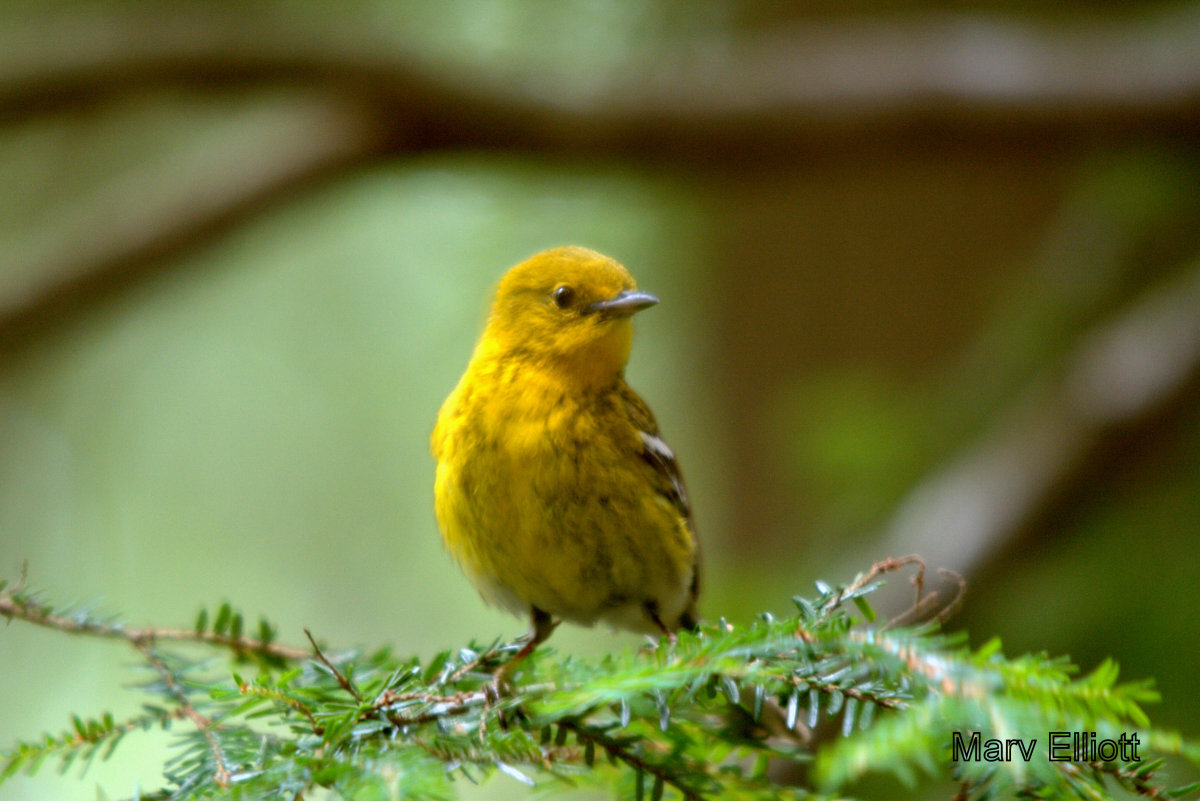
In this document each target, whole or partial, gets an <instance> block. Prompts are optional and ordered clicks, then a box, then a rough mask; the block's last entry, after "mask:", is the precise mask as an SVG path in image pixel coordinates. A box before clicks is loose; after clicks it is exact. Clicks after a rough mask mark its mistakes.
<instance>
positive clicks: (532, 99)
mask: <svg viewBox="0 0 1200 801" xmlns="http://www.w3.org/2000/svg"><path fill="white" fill-rule="evenodd" d="M26 16H27V17H32V18H31V19H25V20H23V22H24V24H23V25H9V26H5V29H4V30H0V52H6V53H12V54H19V57H10V58H7V59H5V60H4V61H3V62H2V63H0V107H3V106H7V107H9V108H10V109H11V108H13V107H18V106H21V105H24V104H28V103H29V102H30V99H31V98H34V97H38V96H44V95H45V94H47V93H50V94H52V93H54V92H55V91H58V92H63V91H78V89H79V88H80V87H81V86H82V87H86V86H87V85H89V84H91V85H96V84H100V85H114V84H127V83H129V82H131V81H137V80H144V79H145V78H147V77H148V76H154V75H160V76H161V75H168V76H172V75H173V76H182V75H191V76H195V75H209V76H211V75H223V76H226V77H228V76H231V75H232V76H242V77H244V76H247V75H260V76H261V75H270V76H275V77H279V76H281V75H291V76H296V77H300V78H302V79H305V80H309V81H312V80H320V81H322V82H326V83H328V84H333V85H337V86H340V87H342V88H343V89H344V90H348V91H349V92H350V93H351V94H353V95H357V96H359V97H364V96H368V95H369V96H372V97H374V98H375V99H376V100H378V99H383V98H388V97H390V98H392V99H394V100H401V101H403V102H405V103H406V104H407V105H408V108H409V109H410V110H412V109H424V110H430V109H435V108H437V107H441V108H444V109H454V110H455V112H454V116H456V117H457V118H458V119H459V120H460V121H462V122H466V121H467V120H472V121H474V122H476V123H486V124H482V125H477V126H472V128H473V130H474V133H473V134H469V135H471V136H474V137H479V136H484V137H487V136H494V135H495V134H497V133H502V134H505V135H507V134H511V133H514V132H515V133H517V134H518V135H521V136H523V137H524V138H526V139H529V140H534V141H539V142H546V141H547V139H556V140H559V141H560V142H561V141H564V140H573V141H575V142H580V141H585V140H586V141H589V142H595V141H597V139H599V140H601V141H604V140H607V141H613V140H615V139H621V140H624V139H626V138H627V137H628V134H630V133H632V132H637V131H643V132H644V131H646V130H647V129H651V128H655V127H658V128H669V129H672V130H676V131H690V132H691V134H690V135H691V136H693V137H698V136H699V135H700V134H701V133H703V134H704V135H706V136H711V135H714V134H715V135H717V136H728V135H729V134H730V133H734V132H735V131H736V129H738V128H741V127H744V126H746V125H750V126H752V127H756V128H757V127H761V123H763V122H765V121H766V120H768V119H769V120H770V121H771V125H772V127H773V128H775V129H776V130H778V129H779V128H782V129H783V131H785V132H788V133H789V134H790V133H791V132H794V131H795V130H804V129H809V128H811V127H812V126H813V125H814V123H820V122H825V123H829V122H831V121H837V120H840V121H842V122H844V123H849V124H851V125H853V126H854V127H856V128H861V127H864V126H867V125H871V124H877V123H878V121H879V120H880V118H888V117H900V118H909V119H911V118H913V117H926V118H928V117H938V116H941V117H947V118H951V119H965V118H967V117H969V116H971V115H973V114H976V115H978V114H982V115H984V116H985V117H988V118H989V119H992V120H993V121H994V118H995V117H994V115H995V114H996V113H997V112H1003V113H1004V115H1005V116H1006V117H1007V118H1009V120H1010V121H1011V119H1012V117H1014V116H1015V117H1024V118H1026V119H1046V118H1059V119H1061V118H1063V117H1064V116H1067V115H1071V114H1082V115H1088V116H1092V117H1108V118H1112V119H1116V118H1125V119H1128V117H1129V116H1130V115H1137V114H1143V115H1151V116H1155V115H1159V114H1161V113H1162V112H1164V111H1168V112H1171V113H1177V112H1178V111H1179V110H1180V109H1183V108H1187V109H1192V110H1193V113H1194V112H1195V111H1196V110H1197V99H1198V97H1200V6H1198V5H1197V4H1195V3H1189V4H1185V5H1182V6H1179V5H1175V6H1170V7H1168V8H1166V9H1163V10H1161V11H1158V12H1156V13H1147V14H1144V15H1140V16H1136V15H1125V14H1122V15H1111V16H1109V17H1108V18H1104V17H1098V16H1096V15H1094V14H1081V15H1079V16H1078V17H1077V18H1075V19H1069V18H1067V19H1063V18H1056V19H1053V20H1046V21H1041V22H1039V21H1035V20H1033V19H1029V18H1017V17H1013V18H1009V19H1004V18H1000V17H997V16H995V15H989V16H982V15H974V14H969V13H961V12H939V11H925V12H908V13H905V14H902V15H901V14H895V15H886V14H879V15H874V16H867V15H856V16H852V17H843V18H840V19H837V18H829V17H826V18H823V19H818V20H812V21H805V22H787V23H780V24H777V25H775V26H773V27H771V28H770V29H767V30H763V31H749V32H747V31H738V30H735V29H732V28H730V29H726V28H720V29H716V30H713V31H703V30H701V31H689V32H688V33H687V35H680V36H678V37H677V38H676V39H675V40H672V39H670V38H669V37H667V38H665V39H664V40H663V41H661V42H658V43H656V47H654V48H640V49H639V48H637V47H633V46H631V47H630V56H629V58H628V59H626V60H625V61H622V62H621V63H619V64H610V63H604V62H602V63H600V64H596V63H593V62H589V61H586V60H580V61H579V62H577V63H572V62H566V61H565V62H564V64H563V65H562V68H561V69H547V68H546V66H545V64H544V62H541V61H537V60H531V61H529V62H528V63H521V62H519V61H518V62H516V63H513V64H511V65H510V68H509V69H506V70H495V69H494V64H492V63H491V62H485V61H483V60H482V59H481V60H480V61H477V62H472V61H471V59H469V58H463V59H461V60H459V61H458V62H456V63H455V62H452V63H450V64H446V63H445V62H444V61H439V62H438V63H437V64H436V65H435V64H434V61H433V59H431V58H430V57H429V56H427V55H425V50H424V49H423V48H421V47H419V46H418V45H417V44H416V40H418V39H419V33H418V34H414V33H413V32H412V30H411V29H410V28H406V27H404V26H402V25H401V24H400V23H399V22H397V21H396V20H394V19H389V18H381V19H378V20H375V19H371V18H370V17H369V16H364V15H358V14H354V15H350V14H334V15H330V14H319V13H297V11H296V9H295V8H294V7H293V6H289V5H287V4H284V3H276V4H271V3H266V4H259V5H256V6H253V7H242V6H236V5H229V6H214V5H181V4H165V5H162V6H150V7H147V8H143V7H138V8H137V9H136V10H135V9H126V8H123V7H120V6H109V7H106V8H104V9H103V10H102V13H97V14H88V15H78V14H72V13H70V12H69V11H66V10H64V11H63V12H61V13H59V14H57V15H56V14H55V13H53V12H52V11H47V12H44V13H42V14H39V15H26ZM31 42H32V43H37V44H35V45H31V44H30V43H31ZM497 126H498V127H497ZM464 130H465V129H464ZM493 143H494V140H493Z"/></svg>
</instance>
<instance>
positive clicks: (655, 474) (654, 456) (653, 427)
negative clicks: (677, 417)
mask: <svg viewBox="0 0 1200 801" xmlns="http://www.w3.org/2000/svg"><path fill="white" fill-rule="evenodd" d="M621 401H622V403H623V405H624V407H625V413H626V415H627V417H628V419H629V421H630V422H631V423H632V424H633V426H634V428H636V429H637V433H638V437H639V438H640V440H641V451H640V453H639V454H638V455H639V456H641V458H642V460H643V461H644V462H646V464H648V465H649V466H650V467H651V468H652V470H651V471H650V475H651V476H652V478H651V480H652V481H653V482H654V488H655V490H656V491H657V492H658V494H660V495H662V496H663V497H664V498H666V499H667V500H668V501H670V502H671V504H672V505H673V506H674V507H675V509H676V510H677V511H678V512H679V515H680V517H682V518H683V519H684V521H685V522H686V524H687V527H688V530H689V531H690V532H691V533H692V543H693V547H694V548H695V554H696V558H695V561H694V565H693V571H692V586H691V588H690V590H689V591H690V594H691V598H692V604H693V605H694V604H695V602H696V598H697V596H699V594H700V539H699V538H698V537H697V536H696V523H695V521H694V520H693V519H692V507H691V504H690V503H689V501H688V493H687V486H686V485H685V484H684V483H683V473H682V472H681V471H680V469H679V462H678V461H676V459H675V452H674V451H672V450H671V448H670V446H669V445H667V443H666V441H665V440H663V438H662V437H661V436H660V435H659V433H658V422H657V421H656V420H655V419H654V413H653V412H651V411H650V407H649V406H647V405H646V402H645V401H644V400H642V399H641V397H640V396H639V395H638V394H637V393H636V392H634V391H633V390H632V389H630V388H629V387H628V386H627V385H622V387H621Z"/></svg>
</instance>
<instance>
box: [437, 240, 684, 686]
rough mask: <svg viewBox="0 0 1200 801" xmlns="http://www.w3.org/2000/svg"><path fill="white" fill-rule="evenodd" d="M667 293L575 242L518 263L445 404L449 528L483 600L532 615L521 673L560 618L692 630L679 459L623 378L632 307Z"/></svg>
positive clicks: (440, 435) (447, 535)
mask: <svg viewBox="0 0 1200 801" xmlns="http://www.w3.org/2000/svg"><path fill="white" fill-rule="evenodd" d="M656 303H658V299H657V298H655V297H654V296H652V295H648V294H646V293H644V292H639V291H637V285H636V284H635V283H634V280H633V278H632V276H630V274H629V273H628V271H626V269H625V268H624V267H622V266H621V265H620V264H618V263H617V262H616V261H614V260H612V259H610V258H608V257H606V256H602V255H601V254H599V253H596V252H595V251H592V250H587V249H586V248H581V247H565V248H557V249H555V250H548V251H545V252H544V253H539V254H537V255H536V256H534V257H532V258H531V259H529V260H528V261H525V262H522V263H521V264H518V265H517V266H515V267H513V268H512V269H511V270H509V271H508V273H507V274H506V275H505V276H504V278H503V279H502V280H501V281H500V285H499V288H498V289H497V291H496V299H495V302H494V304H493V305H492V309H491V314H490V316H489V318H488V321H487V326H486V328H485V329H484V332H483V336H482V337H481V338H480V340H479V343H478V344H477V345H476V347H475V352H474V354H473V355H472V357H471V361H470V363H469V364H468V365H467V370H466V372H465V373H464V374H463V376H462V378H461V379H460V380H459V382H458V386H457V387H455V389H454V391H453V392H452V393H450V396H449V397H448V398H447V399H446V402H445V403H444V404H443V405H442V409H441V412H440V413H439V414H438V420H437V426H436V427H435V428H434V431H433V437H432V443H431V446H432V450H433V455H434V457H435V458H436V459H437V463H438V464H437V479H436V483H435V497H436V507H437V518H438V524H439V526H440V528H441V531H442V537H443V539H444V540H445V543H446V546H447V548H448V549H449V551H450V553H451V554H452V555H453V556H454V558H455V559H456V560H457V561H458V563H459V565H460V566H461V567H462V569H463V571H464V572H465V573H466V575H467V576H468V577H469V578H470V579H471V581H472V582H473V583H474V584H475V587H476V588H477V589H478V590H479V592H480V594H481V595H482V596H483V598H484V599H485V600H486V601H488V602H489V603H491V604H494V605H496V606H500V607H503V608H506V609H509V610H510V611H513V612H514V613H517V614H527V615H529V616H530V619H531V621H532V631H531V633H530V636H529V639H528V641H527V642H526V644H525V646H524V648H523V649H522V650H521V651H520V652H519V653H518V654H517V655H516V656H515V657H514V659H513V660H512V661H511V662H510V663H509V664H508V665H506V667H507V668H511V666H512V665H513V664H515V663H516V662H517V661H519V660H520V659H522V658H524V657H525V656H526V655H528V654H529V653H530V652H532V651H533V649H534V648H536V647H537V645H538V644H539V643H541V642H543V641H544V640H545V639H546V638H547V637H549V636H550V633H551V632H552V631H553V630H554V627H555V626H557V625H558V621H559V620H560V619H565V620H571V621H574V622H577V623H582V624H584V625H588V626H590V625H592V624H593V623H595V622H596V621H598V620H602V621H605V622H607V623H609V624H611V625H613V626H615V627H618V628H624V629H630V630H633V631H639V632H646V633H651V634H665V635H667V636H670V637H673V636H674V635H673V634H672V632H673V630H675V629H677V628H680V627H684V628H693V627H695V625H696V596H697V593H698V591H699V549H698V546H697V542H696V536H695V532H694V528H693V525H692V517H691V512H690V510H689V508H688V500H687V493H686V491H685V489H684V485H683V479H682V478H681V476H680V473H679V467H678V466H677V464H676V462H675V456H674V454H673V453H672V452H671V449H670V448H669V447H667V444H666V443H665V442H663V440H662V439H661V438H660V436H659V433H658V425H657V423H656V422H655V420H654V415H653V414H652V413H651V412H650V409H649V407H647V406H646V403H645V401H643V400H642V399H641V398H640V397H638V396H637V394H636V393H634V391H633V390H632V389H630V388H629V386H628V385H627V384H626V383H625V378H624V373H625V364H626V362H627V361H628V359H629V351H630V348H631V346H632V343H633V326H632V323H631V321H630V317H631V316H632V315H633V314H634V313H636V312H638V311H641V310H642V309H645V308H648V307H650V306H653V305H654V304H656Z"/></svg>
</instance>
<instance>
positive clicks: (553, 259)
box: [484, 247, 658, 381]
mask: <svg viewBox="0 0 1200 801" xmlns="http://www.w3.org/2000/svg"><path fill="white" fill-rule="evenodd" d="M656 303H658V298H656V297H654V296H653V295H648V294H646V293H645V292H638V291H637V283H636V282H634V280H633V276H631V275H630V274H629V271H628V270H626V269H625V268H624V267H622V266H621V265H620V264H619V263H617V262H616V261H614V260H613V259H610V258H608V257H607V256H604V255H601V254H600V253H597V252H596V251H594V250H588V249H587V248H581V247H562V248H555V249H553V250H547V251H544V252H542V253H539V254H537V255H536V256H533V257H532V258H530V259H528V260H526V261H523V262H521V263H520V264H518V265H517V266H515V267H513V268H512V269H510V270H509V271H508V272H507V273H506V274H505V275H504V278H502V279H501V281H500V286H499V288H498V289H497V290H496V300H495V303H494V304H493V305H492V312H491V316H490V317H489V319H488V325H487V331H486V332H485V334H484V341H485V342H489V341H490V342H491V343H492V345H494V346H495V347H496V349H497V353H496V355H499V356H500V357H509V358H521V359H528V360H530V361H532V362H535V363H542V364H547V365H551V366H553V368H554V369H556V370H558V371H559V372H562V373H564V374H570V375H576V376H577V377H579V378H580V379H581V380H586V381H603V380H606V379H611V378H612V377H615V376H618V375H620V374H621V372H622V371H623V370H624V368H625V363H626V362H627V361H628V360H629V351H630V348H631V347H632V344H633V327H632V325H631V324H630V319H629V318H630V317H631V316H633V315H634V314H635V313H637V312H639V311H641V310H642V309H645V308H649V307H650V306H653V305H654V304H656Z"/></svg>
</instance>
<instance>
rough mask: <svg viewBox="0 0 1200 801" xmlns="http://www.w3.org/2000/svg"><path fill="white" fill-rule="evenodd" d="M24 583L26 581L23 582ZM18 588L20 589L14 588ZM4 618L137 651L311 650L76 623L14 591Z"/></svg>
mask: <svg viewBox="0 0 1200 801" xmlns="http://www.w3.org/2000/svg"><path fill="white" fill-rule="evenodd" d="M22 581H23V579H22ZM14 589H16V588H15V587H14ZM0 617H6V618H8V619H10V620H23V621H25V622H26V623H32V624H34V625H35V626H42V627H44V628H49V629H55V630H57V631H61V632H64V633H66V634H86V635H90V636H93V637H106V638H111V639H121V640H127V641H128V642H129V643H131V644H132V645H133V646H134V647H135V648H141V647H142V646H143V645H147V644H154V643H156V642H160V641H168V640H171V641H176V642H194V643H200V644H204V645H216V646H220V647H222V648H228V649H230V650H232V651H235V652H237V653H252V654H259V655H260V656H264V657H268V658H272V659H281V660H284V661H287V662H297V661H300V660H302V659H306V658H308V656H309V653H308V651H305V650H303V649H301V648H292V647H290V646H287V645H279V644H277V643H271V642H263V641H262V640H256V639H253V638H251V637H233V636H230V635H227V634H217V633H216V632H212V631H203V632H198V631H195V630H193V629H166V628H153V627H149V626H148V627H145V628H129V627H126V626H122V625H119V624H107V623H101V622H99V621H95V620H73V619H71V618H68V617H63V616H62V615H56V614H54V613H53V612H51V611H50V609H49V608H48V607H46V606H44V605H42V604H39V603H37V602H36V601H32V600H29V599H27V598H19V597H18V596H17V595H16V594H15V593H14V592H11V591H10V592H6V593H4V594H3V595H0Z"/></svg>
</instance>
